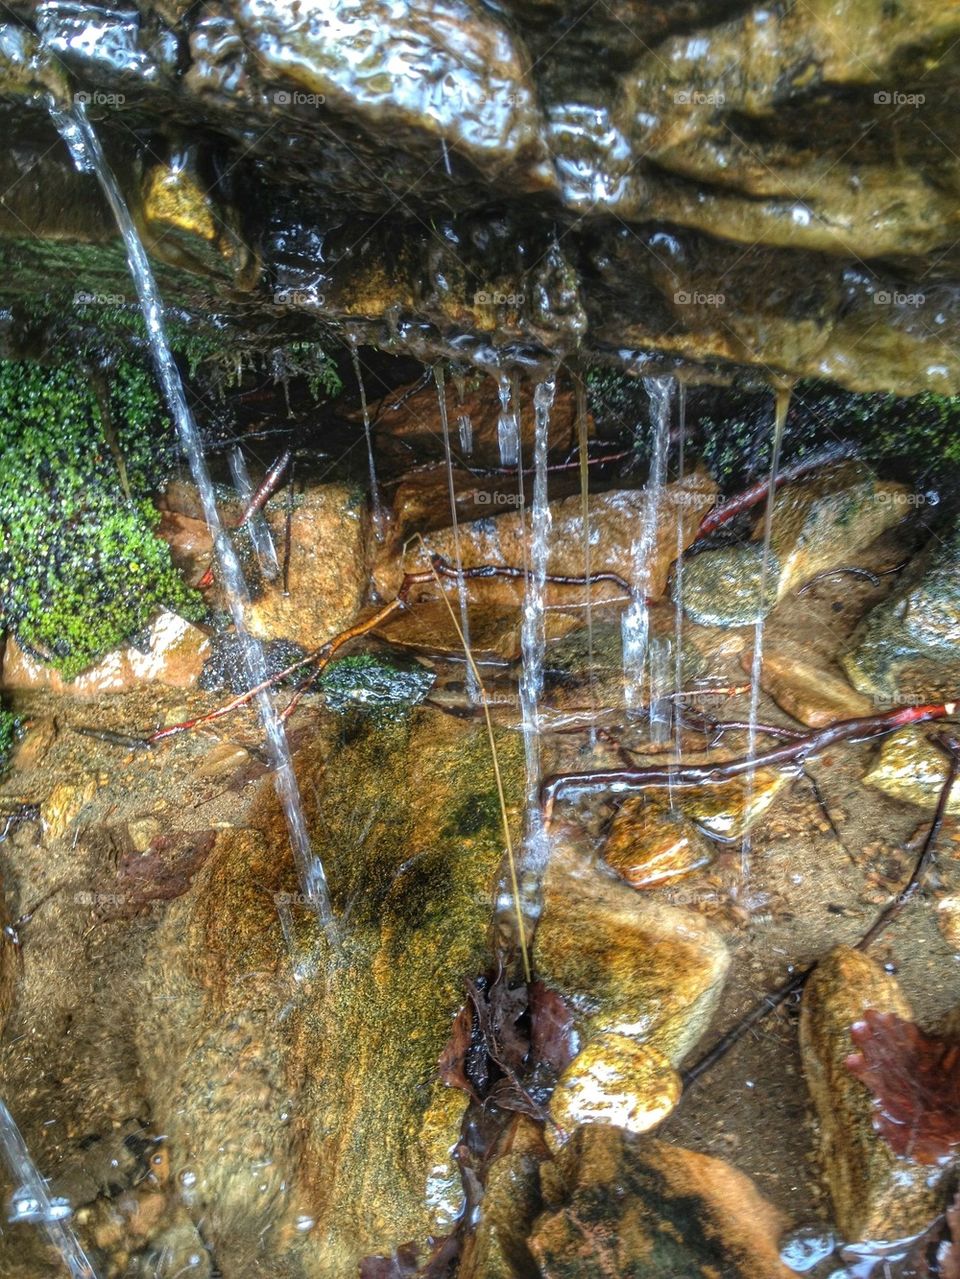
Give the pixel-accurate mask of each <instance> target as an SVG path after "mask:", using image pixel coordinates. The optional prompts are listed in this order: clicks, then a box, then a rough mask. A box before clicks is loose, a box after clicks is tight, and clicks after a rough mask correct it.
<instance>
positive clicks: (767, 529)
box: [740, 386, 791, 886]
mask: <svg viewBox="0 0 960 1279" xmlns="http://www.w3.org/2000/svg"><path fill="white" fill-rule="evenodd" d="M790 394H791V392H790V388H789V387H783V386H781V387H778V388H777V391H776V400H775V405H774V423H773V448H772V449H771V453H770V476H769V481H768V482H769V489H768V492H767V503H766V506H765V507H764V513H763V553H762V557H761V560H760V590H759V595H758V601H757V607H758V609H759V612H758V614H757V620H756V622H755V623H754V628H753V661H752V663H751V666H750V711H749V715H748V717H747V724H748V728H747V758H748V759H753V758H754V757H755V756H756V753H757V715H758V712H759V710H760V673H761V671H762V670H763V627H764V621H765V615H766V600H767V580H768V578H769V576H770V539H771V537H772V535H773V508H774V506H775V504H776V498H777V476H778V474H779V472H780V452H781V449H782V446H783V430H784V426H785V425H786V421H787V414H788V413H789V411H790ZM746 778H747V780H746V800H745V811H747V812H749V811H750V809H751V808H752V806H753V788H754V780H755V778H756V772H755V770H754V769H752V768H751V769H750V770H749V772H748V773H747V774H746ZM751 847H752V845H751V839H750V832H749V831H747V833H746V834H745V835H744V837H743V840H742V842H741V845H740V872H741V879H742V881H743V885H744V886H745V885H746V880H747V876H748V874H749V870H750V852H751Z"/></svg>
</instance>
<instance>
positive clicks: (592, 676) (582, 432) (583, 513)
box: [577, 377, 597, 744]
mask: <svg viewBox="0 0 960 1279" xmlns="http://www.w3.org/2000/svg"><path fill="white" fill-rule="evenodd" d="M587 425H588V423H587V387H586V383H585V382H584V380H583V378H582V377H578V378H577V448H578V449H579V454H580V523H581V525H582V526H583V576H584V579H585V580H586V582H587V587H586V590H585V592H584V598H585V600H586V610H587V677H588V679H589V682H590V709H591V712H592V714H591V716H590V720H591V727H590V741H591V744H593V743H595V742H596V740H597V737H596V728H595V727H594V724H595V723H596V718H597V673H596V671H595V670H594V665H593V592H592V590H591V589H590V458H589V456H588V453H587Z"/></svg>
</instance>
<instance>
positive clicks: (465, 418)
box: [453, 373, 473, 457]
mask: <svg viewBox="0 0 960 1279" xmlns="http://www.w3.org/2000/svg"><path fill="white" fill-rule="evenodd" d="M453 385H454V387H455V388H456V392H457V408H458V409H459V410H460V411H459V413H458V414H457V430H458V431H459V432H460V451H461V453H465V454H466V456H467V457H471V456H472V455H473V422H472V421H471V419H470V414H469V413H467V412H466V410H465V409H464V407H463V401H464V399H465V398H466V393H467V382H466V378H465V377H464V376H463V374H462V373H454V375H453Z"/></svg>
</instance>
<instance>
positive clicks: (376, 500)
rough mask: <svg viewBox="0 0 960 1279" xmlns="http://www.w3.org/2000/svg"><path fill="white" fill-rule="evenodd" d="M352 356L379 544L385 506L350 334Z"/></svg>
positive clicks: (363, 388) (382, 531)
mask: <svg viewBox="0 0 960 1279" xmlns="http://www.w3.org/2000/svg"><path fill="white" fill-rule="evenodd" d="M347 340H348V342H349V344H350V356H351V358H352V360H353V371H354V373H355V374H356V376H357V386H358V388H359V390H360V411H361V412H362V414H363V434H364V437H365V438H366V441H367V467H368V469H369V473H370V505H371V507H372V508H373V532H374V536H375V537H376V539H377V541H378V542H381V541H383V533H384V527H383V506H382V505H381V502H380V485H379V483H378V482H377V463H376V459H375V458H374V456H373V432H372V431H371V429H370V409H369V408H368V406H367V391H366V387H365V386H364V385H363V372H362V370H361V368H360V351H359V348H358V345H357V339H356V337H354V335H353V334H350V336H349V338H348V339H347Z"/></svg>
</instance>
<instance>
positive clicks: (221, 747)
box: [197, 742, 250, 777]
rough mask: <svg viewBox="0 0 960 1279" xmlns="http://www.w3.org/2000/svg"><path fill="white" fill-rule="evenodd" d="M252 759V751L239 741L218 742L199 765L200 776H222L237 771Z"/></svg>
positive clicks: (198, 774)
mask: <svg viewBox="0 0 960 1279" xmlns="http://www.w3.org/2000/svg"><path fill="white" fill-rule="evenodd" d="M249 761H250V752H249V751H248V750H247V748H246V747H245V746H240V745H239V744H238V743H237V742H218V743H217V745H216V746H214V748H213V750H211V751H208V752H207V754H206V755H205V756H204V758H203V759H202V760H201V762H200V764H199V765H198V767H197V776H198V777H221V776H223V774H225V773H233V772H236V770H237V769H238V768H243V766H244V765H245V764H247V763H249Z"/></svg>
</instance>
